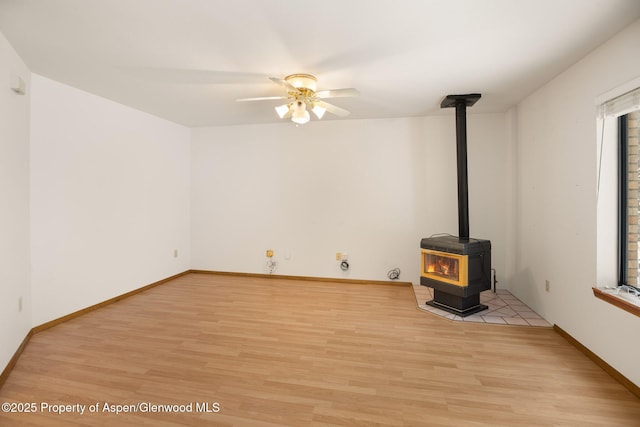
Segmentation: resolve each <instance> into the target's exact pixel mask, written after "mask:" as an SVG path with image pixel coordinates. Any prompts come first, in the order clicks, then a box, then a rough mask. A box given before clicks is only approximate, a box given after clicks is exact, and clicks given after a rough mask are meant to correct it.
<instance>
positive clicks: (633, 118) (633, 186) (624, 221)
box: [618, 111, 640, 288]
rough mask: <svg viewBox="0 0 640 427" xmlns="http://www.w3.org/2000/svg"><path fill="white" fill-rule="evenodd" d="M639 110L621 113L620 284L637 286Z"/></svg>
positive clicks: (639, 265)
mask: <svg viewBox="0 0 640 427" xmlns="http://www.w3.org/2000/svg"><path fill="white" fill-rule="evenodd" d="M639 122H640V111H634V112H631V113H628V114H624V115H622V116H620V117H618V144H619V145H618V153H619V159H618V180H619V181H618V186H619V187H618V188H619V195H618V215H619V220H618V221H619V225H620V229H619V235H618V242H619V248H618V254H619V266H618V285H619V286H621V285H627V286H632V287H634V288H638V284H639V283H638V276H639V274H638V272H639V271H640V262H639V259H638V253H639V252H638V243H639V241H640V239H639V238H638V236H639V235H640V230H639V229H638V227H639V225H638V224H639V221H638V218H639V217H640V194H639V192H640V139H639V136H640V135H639V132H638V131H639V124H638V123H639Z"/></svg>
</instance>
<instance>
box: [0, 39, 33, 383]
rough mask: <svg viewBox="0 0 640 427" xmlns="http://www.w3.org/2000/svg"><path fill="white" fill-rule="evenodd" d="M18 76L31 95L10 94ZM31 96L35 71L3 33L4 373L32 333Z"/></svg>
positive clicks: (0, 249)
mask: <svg viewBox="0 0 640 427" xmlns="http://www.w3.org/2000/svg"><path fill="white" fill-rule="evenodd" d="M17 76H19V77H21V78H22V79H23V80H24V81H25V83H26V87H27V94H26V95H18V94H16V93H15V92H14V91H12V90H11V89H10V87H11V82H12V80H13V79H14V78H15V77H17ZM30 91H31V87H30V72H29V70H28V69H27V67H26V66H25V64H24V63H23V62H22V60H21V59H20V58H19V57H18V55H17V54H16V53H15V51H14V50H13V48H12V47H11V46H10V45H9V43H8V42H7V40H6V39H5V38H4V36H3V35H2V34H0V195H1V199H0V236H1V238H0V372H2V370H3V369H4V367H5V366H6V365H7V363H8V362H9V360H10V359H11V357H12V356H13V354H14V353H15V351H16V350H17V349H18V346H19V345H20V343H21V342H22V340H23V339H24V338H25V336H26V335H27V333H28V332H29V330H30V329H31V317H30V316H31V292H30V289H29V92H30ZM20 299H22V310H20V307H19V300H20Z"/></svg>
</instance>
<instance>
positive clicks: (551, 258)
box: [511, 21, 640, 384]
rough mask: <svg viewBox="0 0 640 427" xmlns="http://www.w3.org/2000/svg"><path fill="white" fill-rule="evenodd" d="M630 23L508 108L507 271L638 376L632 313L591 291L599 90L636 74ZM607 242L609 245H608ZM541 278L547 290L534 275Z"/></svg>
mask: <svg viewBox="0 0 640 427" xmlns="http://www.w3.org/2000/svg"><path fill="white" fill-rule="evenodd" d="M638 41H640V21H637V22H635V23H634V24H633V25H632V26H630V27H628V28H627V29H626V30H624V31H623V32H621V33H619V34H618V35H617V36H616V37H614V38H613V39H611V40H610V41H608V42H607V43H606V44H604V45H603V46H601V47H600V48H598V49H597V50H595V51H594V52H592V53H591V54H589V55H588V56H586V57H585V58H584V59H583V60H581V61H580V62H579V63H577V64H575V65H574V66H573V67H571V68H570V69H568V70H567V71H565V72H564V73H562V74H561V75H559V76H558V77H557V78H555V79H554V80H552V81H551V82H549V83H548V84H546V85H545V86H544V87H542V88H541V89H539V90H538V91H536V92H535V93H534V94H532V95H531V96H530V97H528V98H527V99H526V100H524V101H523V102H522V103H521V104H520V105H519V106H518V147H517V153H518V156H517V159H518V160H517V171H518V176H517V183H518V184H517V185H518V192H517V194H518V198H517V227H516V229H517V235H518V242H517V246H516V270H517V275H516V279H517V280H515V281H514V283H513V284H512V286H511V289H512V290H513V292H514V293H515V294H516V296H518V297H519V298H521V299H522V300H523V301H524V302H525V303H526V304H528V305H529V306H531V307H532V308H533V309H535V310H536V311H538V312H539V313H540V314H542V315H543V316H544V317H545V318H546V319H547V320H548V321H550V322H551V323H555V324H557V325H558V326H560V327H561V328H563V329H564V330H566V331H567V332H568V333H569V334H571V335H572V336H573V337H574V338H576V339H577V340H578V341H580V342H581V343H582V344H584V345H585V346H587V347H588V348H589V349H590V350H592V351H593V352H594V353H596V354H598V355H599V356H600V357H601V358H603V359H604V360H606V361H607V362H608V363H609V364H610V365H612V366H613V367H614V368H615V369H617V370H618V371H620V372H621V373H622V374H623V375H625V376H626V377H627V378H629V379H630V380H631V381H633V382H634V383H635V384H640V369H638V360H640V340H638V339H637V336H635V334H634V333H633V331H637V330H638V328H640V318H638V317H636V316H633V315H631V314H629V313H627V312H625V311H623V310H620V309H618V308H616V307H614V306H612V305H610V304H607V303H605V302H603V301H601V300H598V299H596V298H595V297H594V296H593V293H592V290H591V287H592V286H595V285H596V253H597V251H596V173H597V161H596V153H597V150H598V144H597V140H596V135H597V132H596V116H595V114H596V111H595V106H594V105H595V100H596V99H597V98H598V96H599V95H601V94H603V93H605V92H607V91H609V90H611V89H612V88H615V87H617V86H620V85H622V84H624V83H625V82H627V81H630V80H632V79H634V78H636V77H638V76H640V56H639V55H638ZM612 250H615V248H612ZM545 280H550V284H551V291H550V292H548V293H547V292H545V290H544V282H545Z"/></svg>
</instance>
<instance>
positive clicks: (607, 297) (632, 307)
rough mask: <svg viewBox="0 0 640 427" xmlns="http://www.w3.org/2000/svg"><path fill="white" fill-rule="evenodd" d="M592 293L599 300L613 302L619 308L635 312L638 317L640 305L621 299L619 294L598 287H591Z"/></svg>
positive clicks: (639, 315)
mask: <svg viewBox="0 0 640 427" xmlns="http://www.w3.org/2000/svg"><path fill="white" fill-rule="evenodd" d="M593 295H595V297H596V298H600V299H601V300H603V301H606V302H608V303H609V304H613V305H615V306H616V307H618V308H621V309H623V310H625V311H628V312H629V313H631V314H635V315H636V316H638V317H640V305H637V304H634V303H632V302H630V301H627V300H626V299H623V298H621V297H619V296H616V295H613V294H611V293H609V292H606V291H604V290H602V289H598V288H593Z"/></svg>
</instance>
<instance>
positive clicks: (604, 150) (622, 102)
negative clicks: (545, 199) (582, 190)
mask: <svg viewBox="0 0 640 427" xmlns="http://www.w3.org/2000/svg"><path fill="white" fill-rule="evenodd" d="M634 83H635V85H634V86H633V87H635V89H632V90H629V89H627V90H626V91H621V92H618V95H617V96H612V97H609V98H608V99H605V101H604V102H602V103H601V104H600V105H599V108H600V111H599V112H600V114H599V117H598V122H597V123H598V134H599V135H598V183H597V227H598V228H597V267H596V270H597V279H596V280H597V286H598V288H594V294H595V295H596V296H597V297H598V298H601V299H604V300H606V301H607V302H610V303H612V304H614V305H616V306H618V307H620V308H623V309H625V310H627V311H629V312H631V313H634V314H636V315H638V316H640V87H638V84H639V83H640V80H637V81H635V82H634ZM620 93H621V94H620Z"/></svg>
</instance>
